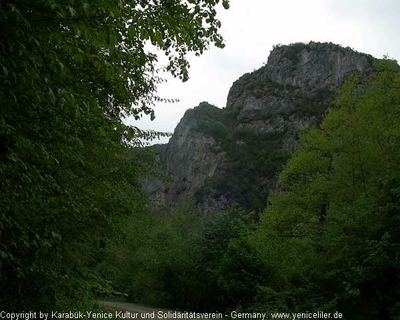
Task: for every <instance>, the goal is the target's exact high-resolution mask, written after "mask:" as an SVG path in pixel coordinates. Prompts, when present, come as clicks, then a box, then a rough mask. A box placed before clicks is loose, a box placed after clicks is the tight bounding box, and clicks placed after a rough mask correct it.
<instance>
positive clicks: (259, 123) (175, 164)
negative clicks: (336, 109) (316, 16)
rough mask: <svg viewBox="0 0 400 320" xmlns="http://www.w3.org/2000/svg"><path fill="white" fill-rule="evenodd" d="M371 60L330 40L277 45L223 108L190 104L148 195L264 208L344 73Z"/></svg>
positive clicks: (166, 201)
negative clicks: (298, 143) (286, 164)
mask: <svg viewBox="0 0 400 320" xmlns="http://www.w3.org/2000/svg"><path fill="white" fill-rule="evenodd" d="M373 61H374V58H373V57H371V56H369V55H366V54H362V53H358V52H355V51H353V50H351V49H349V48H343V47H341V46H338V45H334V44H331V43H314V42H310V43H309V44H303V43H296V44H292V45H289V46H277V47H275V48H274V49H273V50H272V51H271V53H270V56H269V58H268V62H267V63H266V65H264V66H263V67H261V68H260V69H258V70H256V71H254V72H252V73H247V74H245V75H243V76H242V77H240V78H239V79H238V80H237V81H235V82H234V83H233V85H232V88H231V89H230V92H229V94H228V98H227V104H226V108H224V109H219V108H216V107H214V106H211V105H210V104H208V103H206V102H203V103H201V104H200V105H199V106H198V107H196V108H194V109H190V110H188V111H187V112H186V113H185V115H184V117H183V118H182V119H181V121H180V123H179V124H178V126H177V127H176V129H175V132H174V134H173V136H172V138H171V139H170V141H169V143H168V144H167V145H166V146H164V147H157V148H158V149H159V153H160V159H161V160H160V161H161V164H162V169H161V172H162V173H163V174H166V175H168V176H170V177H171V181H170V182H165V183H161V182H159V181H158V182H156V181H152V182H151V183H148V184H147V185H146V188H147V191H148V192H149V194H150V195H151V198H152V199H153V200H154V201H155V200H157V201H158V204H159V205H161V206H162V207H164V208H168V207H171V206H174V205H176V204H178V203H180V202H182V201H187V200H189V199H191V198H193V197H195V198H196V201H197V202H198V203H203V205H204V204H207V203H208V204H209V203H212V204H213V205H216V206H218V203H220V202H221V201H222V202H224V203H225V202H227V203H230V202H238V203H239V204H241V205H242V206H243V207H248V208H251V205H248V204H249V203H251V202H259V203H260V205H259V206H260V207H262V206H263V205H264V204H265V201H266V199H265V198H266V197H267V195H268V191H269V189H270V188H271V187H272V186H273V184H274V183H275V182H274V177H275V176H276V173H277V172H276V171H277V170H279V168H280V166H279V165H277V164H279V161H280V162H281V163H282V164H283V162H284V161H285V160H286V158H287V157H286V158H285V157H284V156H282V154H283V153H285V154H286V155H288V154H290V152H291V151H292V150H293V148H294V146H295V144H296V141H297V139H298V134H299V131H301V130H303V129H304V128H307V127H310V126H315V125H318V123H319V122H320V121H321V120H322V117H323V115H324V113H325V111H326V109H327V108H328V107H329V106H331V105H332V103H333V98H334V93H335V91H336V90H337V89H338V88H339V87H340V86H341V85H342V84H343V82H344V81H345V79H346V78H347V77H348V76H349V75H350V74H353V73H356V74H357V75H359V76H366V75H368V74H370V73H371V72H372V64H373ZM257 149H258V150H257ZM249 153H250V154H251V155H254V161H253V158H252V157H251V156H249ZM260 158H261V160H260ZM262 159H269V160H271V159H272V160H271V162H270V163H271V165H270V166H269V167H268V165H267V164H265V165H264V163H269V162H268V161H269V160H268V161H267V160H265V161H264V162H263V161H262ZM257 161H258V162H257ZM249 189H251V192H250V191H249ZM247 192H249V193H248V194H247ZM254 195H256V196H254ZM257 195H259V199H253V198H254V197H255V198H257ZM248 198H252V200H251V201H250V200H249V199H248ZM221 199H222V200H221ZM246 203H247V204H246ZM208 204H207V205H208ZM207 205H206V206H207ZM252 209H254V208H252Z"/></svg>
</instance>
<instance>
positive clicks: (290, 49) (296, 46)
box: [284, 42, 307, 63]
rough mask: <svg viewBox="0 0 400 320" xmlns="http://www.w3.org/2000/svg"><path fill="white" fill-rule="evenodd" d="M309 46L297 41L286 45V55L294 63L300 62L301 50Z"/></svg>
mask: <svg viewBox="0 0 400 320" xmlns="http://www.w3.org/2000/svg"><path fill="white" fill-rule="evenodd" d="M306 46H307V44H305V43H303V42H296V43H293V44H290V45H289V46H287V47H286V51H285V55H284V56H285V57H287V58H288V59H289V60H291V61H293V62H294V63H297V62H298V59H299V54H300V52H301V51H302V50H303V49H304V48H305V47H306Z"/></svg>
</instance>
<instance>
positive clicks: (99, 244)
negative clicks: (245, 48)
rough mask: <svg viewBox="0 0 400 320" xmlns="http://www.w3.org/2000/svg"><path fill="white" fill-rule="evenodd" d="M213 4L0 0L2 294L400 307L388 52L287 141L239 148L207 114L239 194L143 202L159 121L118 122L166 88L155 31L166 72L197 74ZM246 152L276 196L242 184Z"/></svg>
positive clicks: (398, 129)
mask: <svg viewBox="0 0 400 320" xmlns="http://www.w3.org/2000/svg"><path fill="white" fill-rule="evenodd" d="M218 2H219V1H218V0H214V1H209V0H207V1H205V0H204V1H190V0H188V1H185V2H182V1H181V2H180V1H163V2H156V1H154V2H148V1H139V2H138V3H137V4H136V5H131V4H129V3H126V2H124V1H119V2H116V1H108V2H103V1H96V3H93V2H92V3H90V4H89V3H82V4H78V3H77V2H74V1H52V0H46V1H39V2H37V3H31V2H30V1H20V2H10V3H8V4H5V3H3V4H1V5H0V10H1V16H0V25H1V33H0V37H1V47H0V51H1V55H0V65H1V71H0V72H1V74H0V81H1V87H0V88H1V89H0V105H1V114H0V192H1V197H0V288H1V290H0V308H1V310H6V311H8V312H14V311H22V310H25V311H28V310H42V311H46V310H47V311H51V310H65V311H68V310H83V309H90V310H95V309H98V308H100V306H98V305H96V303H95V301H97V300H100V299H124V300H126V301H131V302H138V303H143V304H146V305H149V306H154V307H163V308H171V309H181V310H192V311H217V310H218V311H221V312H229V311H231V310H236V311H246V312H275V311H276V312H305V311H318V310H323V311H325V312H331V313H332V314H333V313H335V312H337V311H339V312H341V313H343V314H344V318H345V319H352V320H353V319H354V320H358V319H371V320H372V319H393V320H396V319H400V317H399V315H400V168H399V163H400V147H399V145H400V67H399V65H398V64H397V62H396V61H394V60H391V59H383V60H375V61H374V70H373V72H372V73H371V75H370V76H369V77H357V76H356V75H353V76H350V77H349V78H348V79H347V81H346V82H345V84H344V85H343V87H342V88H341V89H340V90H339V91H338V92H337V93H336V97H335V100H334V104H333V105H332V107H331V108H329V109H328V111H327V112H326V113H325V114H324V115H323V116H321V118H322V120H321V123H320V125H319V126H318V127H311V128H308V129H306V130H304V131H302V133H301V135H300V138H299V142H298V144H297V147H296V149H295V151H294V152H293V153H292V154H290V155H289V154H286V153H285V154H281V153H279V154H274V153H273V150H270V149H269V148H273V146H270V145H268V147H267V145H265V146H264V145H263V148H260V145H259V144H258V143H257V140H254V143H252V144H248V145H247V146H246V148H247V149H245V150H243V155H241V154H240V153H236V152H235V151H234V150H233V148H234V145H235V144H234V143H231V138H229V137H228V138H227V137H226V132H225V128H224V126H223V125H219V124H218V123H217V125H215V121H216V120H218V119H212V118H210V119H209V122H204V121H203V122H202V123H201V126H200V129H201V130H203V131H207V130H208V131H210V132H211V134H213V135H215V136H216V137H217V139H219V138H221V141H222V140H224V139H226V138H227V139H226V141H225V140H224V141H225V144H224V148H225V150H226V152H227V153H228V154H230V155H231V161H232V162H231V165H230V167H229V169H230V173H231V175H232V176H233V177H234V178H232V184H233V187H235V186H236V188H235V189H232V191H231V192H232V193H235V194H237V196H236V198H237V199H239V201H238V202H237V203H233V204H231V205H229V206H228V207H225V208H220V209H218V210H217V209H216V210H214V212H211V213H208V214H207V215H202V214H200V213H199V211H198V208H197V207H196V201H195V200H196V199H193V201H188V202H187V203H184V204H181V205H179V206H177V207H175V208H174V209H173V210H172V211H171V212H169V213H168V214H160V213H158V212H154V211H153V210H152V209H151V207H149V206H148V205H147V202H148V201H147V197H146V195H145V194H144V192H143V191H142V188H141V184H142V182H143V181H144V179H145V178H146V177H148V176H149V175H157V174H158V173H157V163H156V161H155V160H154V159H155V157H154V154H153V153H152V151H151V150H150V149H148V148H144V147H143V143H142V141H143V139H151V138H153V137H154V136H157V135H159V134H160V133H156V132H144V131H141V130H140V129H138V128H136V127H132V126H127V125H126V124H125V123H124V121H123V120H124V118H126V117H127V116H133V117H136V118H137V119H140V117H141V116H142V115H143V114H149V115H150V116H154V114H153V111H152V109H151V107H152V105H153V103H154V101H159V100H163V99H162V98H160V97H158V96H157V94H156V88H157V84H158V83H160V82H161V81H162V78H161V77H160V76H159V71H160V72H161V70H158V69H156V67H155V65H156V62H157V56H156V55H154V54H151V53H149V52H147V51H146V49H145V46H146V44H149V43H152V44H153V45H154V46H156V47H157V48H159V49H160V50H163V51H164V52H165V53H166V54H167V56H168V57H169V61H170V63H169V65H167V66H166V67H165V70H164V71H169V72H171V73H172V74H173V75H175V76H177V77H180V78H181V79H182V80H186V79H187V78H188V67H189V66H188V62H187V60H186V59H185V56H186V54H187V53H188V52H195V53H196V54H197V55H200V54H202V53H203V52H204V50H207V49H208V47H209V46H210V45H211V44H214V45H216V46H218V47H223V39H222V37H221V36H220V35H219V33H218V29H219V27H220V22H219V21H218V20H217V19H216V11H215V8H214V7H215V6H216V5H217V4H218ZM222 4H223V6H224V7H225V8H228V7H229V4H228V2H227V1H223V3H222ZM211 124H213V125H211ZM254 139H257V137H254ZM264 147H265V148H264ZM256 151H257V152H256ZM252 154H256V155H257V159H256V160H257V162H256V165H257V166H259V167H263V166H265V167H266V168H265V170H272V169H271V168H273V170H272V171H274V172H276V171H277V170H280V172H279V173H277V177H276V179H277V183H276V187H275V189H274V190H264V191H266V194H268V201H265V202H257V203H253V202H252V200H251V199H253V198H257V197H256V196H255V195H254V193H255V192H258V191H257V190H253V189H252V188H251V181H250V182H249V184H248V185H247V184H241V185H240V186H238V184H240V183H241V182H240V181H241V180H242V179H244V178H245V177H248V176H249V170H248V169H245V170H244V171H243V172H241V173H239V174H236V175H235V172H237V168H238V165H237V163H238V161H239V160H240V161H242V162H241V164H243V161H244V164H245V165H246V164H247V165H248V166H247V167H246V166H245V168H249V167H251V165H254V163H253V162H252V161H253V159H252V158H251V156H250V155H252ZM271 154H272V155H273V156H271ZM264 157H265V161H263V159H264ZM239 158H240V159H239ZM238 159H239V160H238ZM286 160H287V162H286V164H285V165H284V166H283V167H282V166H281V163H282V161H286ZM268 174H269V175H273V174H274V173H273V172H269V171H268ZM161 178H163V177H161ZM164 178H165V179H168V177H164ZM234 179H237V180H234ZM214 188H215V189H216V190H217V191H218V185H217V186H214ZM224 188H226V186H224ZM263 196H264V194H263ZM257 199H258V198H257Z"/></svg>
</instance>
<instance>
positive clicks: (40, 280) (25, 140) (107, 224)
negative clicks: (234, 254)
mask: <svg viewBox="0 0 400 320" xmlns="http://www.w3.org/2000/svg"><path fill="white" fill-rule="evenodd" d="M218 3H219V1H218V0H214V1H213V0H212V1H210V0H207V1H206V0H188V1H177V0H165V1H124V0H119V1H115V0H113V1H102V0H98V1H91V2H90V3H89V2H84V1H72V0H71V1H69V0H43V1H29V0H23V1H8V2H3V3H1V4H0V30H1V33H0V40H1V42H0V43H1V45H0V52H1V55H0V65H1V74H0V85H1V89H0V105H1V113H0V192H1V199H0V208H1V210H0V258H1V260H0V286H1V288H4V290H2V292H1V293H0V304H1V305H2V307H3V308H5V309H7V310H9V311H13V310H19V309H21V310H22V309H25V310H37V309H41V310H46V309H52V310H54V308H56V307H60V308H67V306H70V305H71V304H74V303H75V305H76V303H77V302H78V301H83V300H84V299H83V298H82V297H83V295H84V294H85V295H86V294H87V293H90V292H92V291H93V290H94V287H99V283H98V281H97V276H96V274H95V273H93V272H92V270H93V263H94V262H95V260H96V257H99V255H101V251H102V248H103V247H104V241H105V240H106V239H107V237H109V236H110V235H111V234H112V232H113V228H114V225H115V224H116V223H117V221H118V219H120V218H121V217H122V216H126V215H129V214H130V212H132V211H135V210H139V209H140V207H141V206H142V205H143V202H144V198H143V196H141V193H140V187H139V179H140V177H141V176H143V175H145V174H146V173H148V172H149V171H151V166H150V165H151V163H150V162H148V161H149V158H148V157H147V155H146V153H145V152H143V151H141V150H134V149H132V148H130V147H131V146H132V145H135V144H137V143H138V141H139V140H138V138H139V137H140V136H143V135H145V136H147V137H148V136H150V137H151V136H154V133H151V132H150V133H144V132H142V131H140V130H139V129H137V128H135V127H128V126H126V125H124V123H123V121H122V120H123V118H124V117H126V116H134V117H135V118H136V119H139V118H140V117H141V116H142V115H143V114H150V115H151V116H152V117H153V116H154V114H153V110H152V109H151V106H152V104H153V103H154V102H155V101H158V100H160V99H161V98H160V97H158V96H157V95H156V88H157V84H158V83H160V82H161V81H162V79H161V76H160V72H162V71H164V70H165V71H168V72H171V73H172V74H173V75H174V76H177V77H180V78H181V79H182V80H187V79H188V68H189V63H188V61H187V60H186V58H185V57H186V54H187V53H189V52H194V53H195V54H196V55H199V54H201V53H203V52H204V50H207V49H208V48H209V46H210V45H211V44H215V45H216V46H218V47H223V40H222V37H221V36H220V35H219V33H218V29H219V27H220V22H219V21H218V20H217V19H216V10H215V6H216V5H217V4H218ZM223 5H224V7H225V8H227V7H228V6H229V4H228V1H225V0H224V1H223ZM151 44H152V45H153V48H154V50H158V51H159V52H164V53H165V54H166V56H167V57H168V61H169V62H168V64H167V65H166V66H165V67H160V68H159V67H157V56H156V54H154V53H151V52H150V50H149V49H147V48H149V46H150V45H151ZM161 100H162V99H161ZM100 287H101V286H100ZM77 297H79V298H77Z"/></svg>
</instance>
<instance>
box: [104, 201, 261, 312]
mask: <svg viewBox="0 0 400 320" xmlns="http://www.w3.org/2000/svg"><path fill="white" fill-rule="evenodd" d="M254 225H255V221H254V216H253V215H252V214H245V213H244V212H243V211H241V210H238V209H237V208H229V209H228V210H227V211H223V212H214V213H213V214H212V215H210V216H209V217H202V216H198V215H197V214H196V210H195V209H194V208H191V207H190V206H186V207H181V208H178V209H176V210H175V211H174V212H173V213H172V214H171V217H170V218H167V217H165V216H161V215H157V214H149V213H147V214H143V215H135V216H132V218H130V219H129V220H128V222H127V223H124V226H123V227H122V232H121V235H122V236H121V238H120V240H119V241H116V242H115V243H114V245H113V246H110V247H109V248H108V253H107V255H106V256H107V260H106V261H105V263H104V265H103V269H102V270H103V272H104V273H106V274H112V276H111V277H109V278H112V279H113V282H112V284H113V285H114V288H115V289H116V290H117V291H120V292H125V293H127V294H128V299H129V300H130V301H134V302H140V303H145V304H149V305H154V306H161V307H169V308H180V309H183V310H198V311H212V310H214V311H215V310H227V309H234V308H236V307H239V306H240V307H245V306H249V305H250V304H251V302H252V299H253V297H254V296H255V294H256V283H257V282H260V281H261V279H263V269H262V265H261V263H260V260H259V259H258V258H257V256H256V255H255V253H254V250H253V249H252V248H251V247H250V245H249V244H248V240H247V239H248V238H249V235H250V234H251V233H252V232H253V230H254ZM108 259H109V261H108ZM111 261H112V262H113V263H111ZM239 262H240V263H239ZM110 266H111V269H110Z"/></svg>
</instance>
